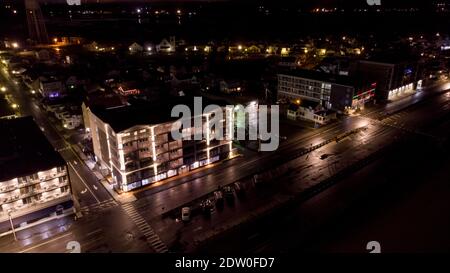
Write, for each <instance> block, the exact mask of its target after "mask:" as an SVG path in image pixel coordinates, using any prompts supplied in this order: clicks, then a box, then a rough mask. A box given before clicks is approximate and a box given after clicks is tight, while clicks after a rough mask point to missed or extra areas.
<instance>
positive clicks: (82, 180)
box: [69, 162, 100, 203]
mask: <svg viewBox="0 0 450 273" xmlns="http://www.w3.org/2000/svg"><path fill="white" fill-rule="evenodd" d="M69 166H70V167H72V169H73V171H74V172H75V173H76V175H77V176H78V177H79V178H80V180H81V182H83V184H84V185H85V186H86V188H87V189H88V190H89V192H90V193H91V194H92V196H94V198H95V200H97V202H98V203H100V200H99V199H98V198H97V196H95V194H94V193H93V192H92V190H91V189H90V188H89V187H88V185H87V184H86V182H85V181H84V179H83V178H82V177H81V175H80V174H79V173H78V171H77V170H76V169H75V167H74V166H73V165H72V163H70V162H69Z"/></svg>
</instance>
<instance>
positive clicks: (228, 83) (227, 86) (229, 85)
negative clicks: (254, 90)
mask: <svg viewBox="0 0 450 273" xmlns="http://www.w3.org/2000/svg"><path fill="white" fill-rule="evenodd" d="M219 90H220V92H222V93H226V94H231V93H242V92H243V91H244V88H243V86H242V83H241V82H240V81H238V80H222V81H220V82H219Z"/></svg>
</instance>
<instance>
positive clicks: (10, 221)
mask: <svg viewBox="0 0 450 273" xmlns="http://www.w3.org/2000/svg"><path fill="white" fill-rule="evenodd" d="M8 216H9V223H10V224H11V229H12V232H13V235H14V241H17V237H16V230H15V229H14V224H13V221H12V217H11V210H9V211H8Z"/></svg>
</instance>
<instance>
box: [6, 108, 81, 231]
mask: <svg viewBox="0 0 450 273" xmlns="http://www.w3.org/2000/svg"><path fill="white" fill-rule="evenodd" d="M0 131H1V132H2V134H0V231H6V230H8V229H10V228H11V225H13V226H15V227H18V226H19V225H21V224H24V223H28V222H33V221H36V220H38V219H42V218H46V217H48V216H52V215H56V214H62V213H64V212H72V211H73V202H72V195H71V185H70V178H69V173H68V169H67V164H66V162H65V161H64V159H63V158H62V157H61V155H60V154H59V153H58V152H56V151H55V149H54V148H53V147H52V146H51V145H50V143H49V142H48V140H47V139H46V137H45V136H44V134H43V133H42V132H41V130H40V128H39V127H38V126H37V125H36V123H35V122H34V120H33V118H32V117H24V118H15V119H8V120H0ZM30 136H33V137H30Z"/></svg>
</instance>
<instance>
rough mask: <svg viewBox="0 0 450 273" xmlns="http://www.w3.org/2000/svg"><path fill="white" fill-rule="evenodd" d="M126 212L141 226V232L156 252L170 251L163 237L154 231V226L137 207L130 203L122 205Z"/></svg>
mask: <svg viewBox="0 0 450 273" xmlns="http://www.w3.org/2000/svg"><path fill="white" fill-rule="evenodd" d="M122 207H123V209H124V210H125V212H126V213H127V214H128V216H130V218H131V219H132V220H133V222H134V224H135V225H136V226H137V227H138V228H139V230H140V231H141V233H143V234H144V236H145V238H146V240H147V243H148V244H149V245H150V246H151V247H152V248H153V249H154V250H156V252H160V253H161V252H168V251H169V249H168V248H167V246H166V245H165V244H164V242H162V240H161V238H160V237H159V236H158V235H157V234H155V233H154V231H153V229H152V227H151V226H150V225H149V224H148V223H147V222H146V221H145V219H144V217H142V215H141V214H139V213H138V212H137V210H136V208H135V207H134V206H133V205H131V204H130V203H128V204H124V205H122Z"/></svg>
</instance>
